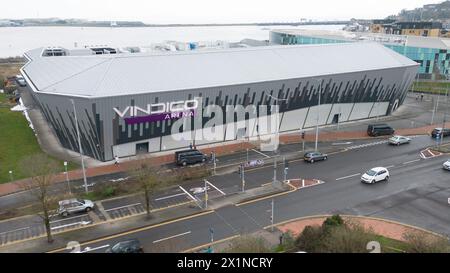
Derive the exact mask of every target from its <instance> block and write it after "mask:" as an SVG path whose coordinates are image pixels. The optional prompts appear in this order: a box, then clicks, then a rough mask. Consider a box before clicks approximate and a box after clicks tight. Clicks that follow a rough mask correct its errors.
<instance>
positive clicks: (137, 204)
mask: <svg viewBox="0 0 450 273" xmlns="http://www.w3.org/2000/svg"><path fill="white" fill-rule="evenodd" d="M140 204H141V203H135V204H131V205H126V206H121V207H117V208H112V209H105V211H110V210H118V209H123V208H128V207H133V206H137V205H140Z"/></svg>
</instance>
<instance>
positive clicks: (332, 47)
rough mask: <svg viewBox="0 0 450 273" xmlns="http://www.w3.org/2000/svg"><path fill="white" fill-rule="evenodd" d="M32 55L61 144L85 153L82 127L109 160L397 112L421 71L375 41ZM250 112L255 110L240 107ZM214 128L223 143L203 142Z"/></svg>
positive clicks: (37, 89) (34, 80)
mask: <svg viewBox="0 0 450 273" xmlns="http://www.w3.org/2000/svg"><path fill="white" fill-rule="evenodd" d="M51 52H58V54H52V53H51ZM25 56H26V57H27V59H28V62H27V64H26V65H25V66H24V67H23V68H22V71H21V72H22V74H23V76H24V77H25V79H26V80H27V82H28V85H29V86H30V88H31V93H32V94H33V97H34V98H35V100H36V101H37V102H38V104H39V105H40V108H41V110H42V112H43V114H44V116H45V117H46V119H47V120H48V122H49V123H50V124H51V127H52V128H53V130H54V132H55V134H56V136H57V137H58V139H59V141H60V142H61V144H62V145H63V146H64V147H65V148H68V149H71V150H73V151H78V150H79V147H78V140H77V137H78V134H77V127H78V128H79V132H80V139H81V145H82V149H83V154H85V155H88V156H90V157H93V158H95V159H98V160H101V161H108V160H111V159H113V158H114V156H115V155H117V156H119V157H125V156H133V155H136V154H137V153H140V152H142V153H155V152H160V151H170V150H176V149H181V148H185V147H189V145H190V144H192V143H194V144H195V145H196V146H197V147H199V148H201V146H202V145H207V144H208V145H209V144H221V143H223V142H227V141H235V140H239V139H242V138H247V139H249V138H254V137H256V138H257V137H259V136H261V135H264V134H267V132H266V131H264V130H263V128H262V127H264V126H263V124H262V123H261V120H262V119H261V118H262V117H273V116H276V118H277V120H278V121H279V123H277V126H276V130H277V131H279V132H281V133H284V132H295V131H298V130H302V129H305V128H311V127H314V126H316V124H319V125H326V124H333V123H337V122H347V121H354V120H361V119H366V118H371V117H375V116H383V115H389V114H390V113H392V112H393V111H394V110H396V109H397V108H398V106H399V105H401V104H402V103H403V101H404V99H405V96H406V93H407V90H408V88H409V86H410V85H411V83H412V81H413V79H414V77H415V75H416V72H417V68H418V64H417V63H415V62H413V61H411V60H410V59H408V58H406V57H404V56H402V55H400V54H398V53H396V52H394V51H392V50H390V49H388V48H386V47H384V46H382V45H379V44H377V43H370V42H368V43H340V44H329V45H301V46H298V45H296V46H262V47H254V48H237V49H221V50H205V51H188V52H170V53H152V54H148V53H118V52H116V51H114V50H111V49H104V50H101V49H100V50H99V49H96V50H95V51H94V50H91V49H82V50H80V49H78V50H67V49H62V48H51V49H48V48H39V49H35V50H31V51H29V52H27V53H26V54H25ZM319 91H320V92H319ZM319 101H320V104H319ZM275 105H276V106H277V107H276V108H275V107H273V106H275ZM250 106H253V108H256V110H255V112H254V113H245V114H244V115H240V114H237V113H234V111H233V109H236V108H239V107H241V108H245V109H249V107H250ZM265 106H267V107H265ZM269 106H270V107H269ZM74 109H75V111H76V116H77V121H78V125H79V126H75V125H76V122H75V115H74ZM211 109H212V110H211ZM277 109H279V110H277ZM213 110H214V111H213ZM218 110H220V111H222V113H218V112H217V111H218ZM266 110H267V111H266ZM211 111H213V112H214V114H211ZM212 120H215V121H219V122H215V123H212V122H211V121H212ZM180 124H181V126H180ZM175 127H176V128H175ZM174 128H175V129H174ZM211 130H212V131H214V132H215V137H214V138H213V139H211V138H205V137H204V136H205V135H206V131H208V132H211Z"/></svg>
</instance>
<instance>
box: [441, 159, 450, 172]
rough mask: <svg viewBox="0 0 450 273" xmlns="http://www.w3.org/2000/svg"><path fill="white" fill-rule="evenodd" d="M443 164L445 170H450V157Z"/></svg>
mask: <svg viewBox="0 0 450 273" xmlns="http://www.w3.org/2000/svg"><path fill="white" fill-rule="evenodd" d="M442 166H443V167H444V169H445V170H447V171H450V159H448V160H447V161H445V162H444V164H442Z"/></svg>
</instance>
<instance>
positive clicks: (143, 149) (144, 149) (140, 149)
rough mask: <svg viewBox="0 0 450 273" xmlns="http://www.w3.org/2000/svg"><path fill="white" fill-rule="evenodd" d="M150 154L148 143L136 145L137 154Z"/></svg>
mask: <svg viewBox="0 0 450 273" xmlns="http://www.w3.org/2000/svg"><path fill="white" fill-rule="evenodd" d="M146 153H148V142H144V143H138V144H136V154H146Z"/></svg>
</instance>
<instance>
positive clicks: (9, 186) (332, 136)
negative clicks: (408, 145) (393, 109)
mask: <svg viewBox="0 0 450 273" xmlns="http://www.w3.org/2000/svg"><path fill="white" fill-rule="evenodd" d="M437 126H439V125H428V126H422V127H417V128H404V129H397V130H396V134H399V135H426V134H429V133H430V132H431V131H432V130H433V129H434V128H436V127H437ZM440 126H442V124H441V125H440ZM446 127H450V122H448V123H446ZM365 138H369V137H368V136H367V133H366V131H325V130H324V131H322V132H321V133H320V134H319V141H320V142H332V141H338V140H351V139H365ZM314 140H315V134H314V133H307V134H306V135H305V142H313V141H314ZM301 141H302V140H301V136H300V134H299V133H298V132H297V133H291V134H286V135H280V143H281V144H291V143H299V142H301ZM256 147H257V145H255V144H252V143H249V142H243V143H234V144H228V145H225V144H224V145H220V146H217V147H210V148H205V149H202V148H201V147H199V150H200V151H202V152H203V153H205V154H210V153H211V151H214V152H215V153H216V155H218V156H223V155H228V154H232V153H235V152H240V151H245V150H246V149H247V148H248V149H252V148H256ZM151 159H152V160H155V161H157V162H159V163H160V164H161V165H162V164H168V163H172V162H173V155H172V154H168V155H162V156H158V157H151ZM143 160H148V159H143ZM137 161H138V160H130V161H125V162H122V163H120V164H119V165H114V164H112V165H105V166H99V167H92V168H86V176H87V177H94V176H99V175H105V174H111V173H119V172H126V171H128V170H130V169H131V168H133V166H135V164H136V162H137ZM68 173H69V177H70V179H71V180H78V179H82V178H83V172H82V170H81V169H79V170H73V171H69V172H68ZM65 179H66V178H65V174H64V173H60V174H58V175H57V176H56V178H55V181H54V182H55V183H58V182H64V181H65ZM27 181H29V179H23V180H18V181H14V182H10V183H4V184H0V196H3V195H7V194H12V193H15V192H19V191H22V190H23V188H22V187H21V186H20V185H21V184H23V183H26V182H27Z"/></svg>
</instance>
